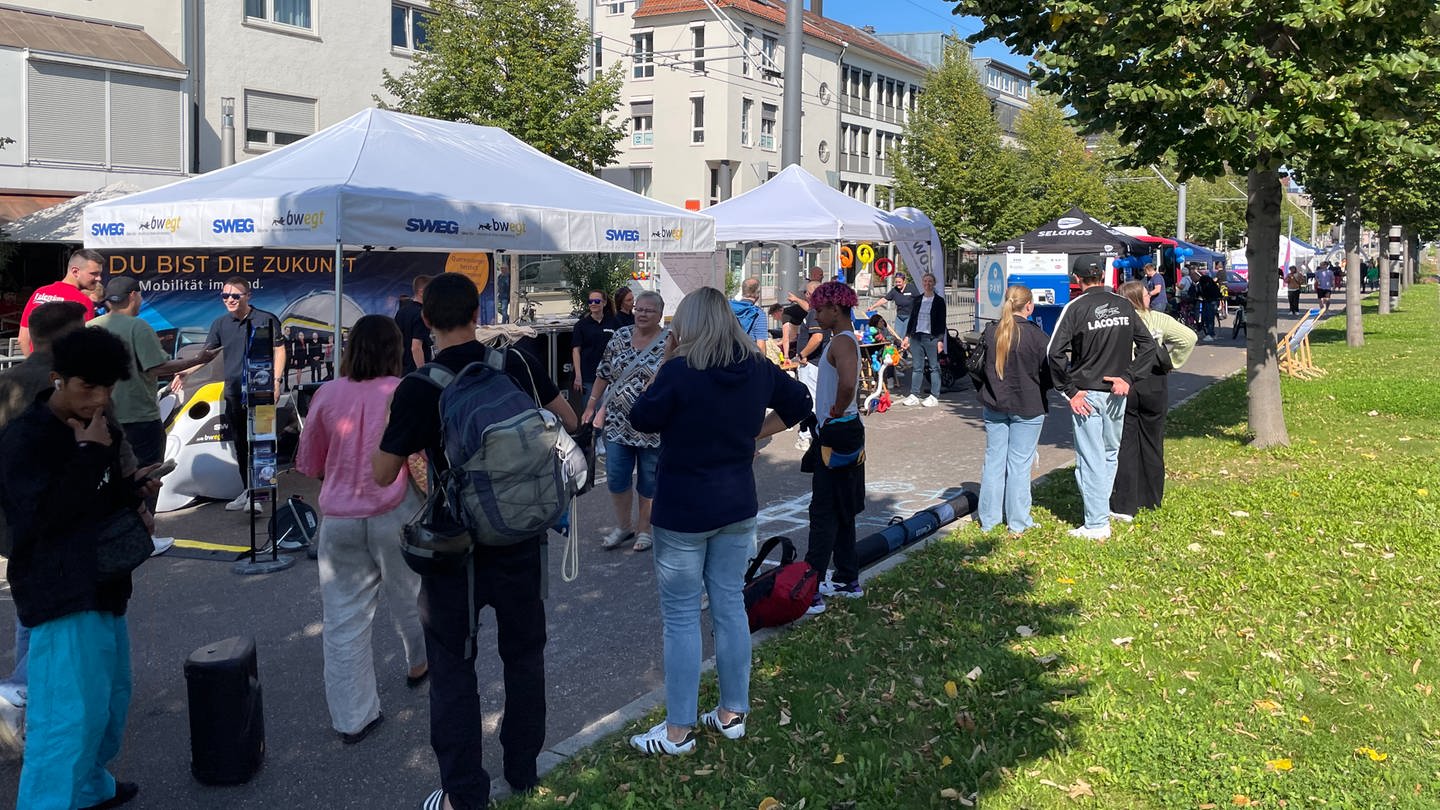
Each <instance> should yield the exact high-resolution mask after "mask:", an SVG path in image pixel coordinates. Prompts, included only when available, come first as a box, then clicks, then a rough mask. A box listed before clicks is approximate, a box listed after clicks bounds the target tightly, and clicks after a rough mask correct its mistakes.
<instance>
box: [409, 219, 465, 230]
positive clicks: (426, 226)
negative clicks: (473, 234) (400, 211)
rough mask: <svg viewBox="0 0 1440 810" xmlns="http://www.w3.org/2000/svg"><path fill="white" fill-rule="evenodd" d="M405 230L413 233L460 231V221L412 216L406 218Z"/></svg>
mask: <svg viewBox="0 0 1440 810" xmlns="http://www.w3.org/2000/svg"><path fill="white" fill-rule="evenodd" d="M405 230H407V231H410V232H411V233H416V232H418V233H460V223H458V222H456V221H455V220H453V219H417V218H414V217H411V218H410V219H407V220H405Z"/></svg>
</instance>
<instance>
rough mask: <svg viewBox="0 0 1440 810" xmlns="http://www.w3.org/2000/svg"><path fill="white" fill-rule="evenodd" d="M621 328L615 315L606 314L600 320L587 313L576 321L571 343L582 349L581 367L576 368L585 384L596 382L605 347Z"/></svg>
mask: <svg viewBox="0 0 1440 810" xmlns="http://www.w3.org/2000/svg"><path fill="white" fill-rule="evenodd" d="M619 328H620V323H619V322H618V321H616V320H615V316H614V315H606V316H605V317H604V318H601V319H600V320H599V321H596V320H595V319H594V318H592V317H590V316H589V315H586V316H584V317H583V318H581V319H580V320H579V321H577V322H576V323H575V331H574V333H573V335H572V336H571V338H570V340H571V345H572V346H574V347H575V348H577V349H579V350H580V368H578V369H576V372H577V373H578V374H579V375H580V381H581V382H583V383H584V384H586V385H590V384H591V383H593V382H595V369H597V368H599V367H600V360H601V358H603V357H604V356H605V347H606V346H608V345H610V338H611V336H613V335H614V334H615V330H616V329H619Z"/></svg>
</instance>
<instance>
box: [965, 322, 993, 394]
mask: <svg viewBox="0 0 1440 810" xmlns="http://www.w3.org/2000/svg"><path fill="white" fill-rule="evenodd" d="M993 328H994V327H990V329H993ZM990 329H986V330H985V334H986V335H988V334H990ZM989 360H990V352H989V351H987V350H986V348H985V335H981V336H980V342H979V343H977V344H975V347H974V348H972V349H970V350H969V351H968V352H967V353H966V355H965V371H966V372H967V373H969V375H970V384H971V385H973V386H975V391H976V392H977V393H978V392H979V391H980V389H982V388H984V387H985V385H986V383H987V381H988V380H989V378H990V370H989V369H988V368H986V364H987V363H988V362H989Z"/></svg>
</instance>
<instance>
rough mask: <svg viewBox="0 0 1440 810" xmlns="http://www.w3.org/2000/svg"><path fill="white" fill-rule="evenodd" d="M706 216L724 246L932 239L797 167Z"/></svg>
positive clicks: (918, 228)
mask: <svg viewBox="0 0 1440 810" xmlns="http://www.w3.org/2000/svg"><path fill="white" fill-rule="evenodd" d="M705 213H707V214H709V215H710V216H712V217H714V218H715V238H716V239H717V240H718V241H721V242H834V241H836V240H856V239H871V240H875V241H880V242H895V241H899V240H911V239H929V238H930V233H931V229H930V228H927V227H921V226H920V225H918V224H916V223H914V222H911V221H910V220H908V219H903V218H901V217H898V216H896V215H894V214H891V213H888V212H886V211H882V210H880V209H879V208H876V207H875V206H873V205H869V204H866V203H863V202H860V201H859V200H857V199H855V198H854V197H850V196H848V195H846V194H844V193H843V192H841V191H839V190H837V189H834V188H831V187H830V186H828V185H826V184H825V183H824V182H822V181H821V180H820V179H819V178H817V177H815V175H813V174H811V173H810V172H808V171H806V170H804V169H802V168H801V167H800V166H799V165H792V166H787V167H785V170H784V171H782V172H780V173H779V174H777V175H775V176H774V177H772V178H770V179H769V180H767V181H766V182H765V183H763V184H761V185H760V186H758V187H756V188H753V189H751V190H749V191H747V192H745V193H744V194H741V195H740V196H738V197H734V198H732V199H729V200H726V201H725V202H722V203H718V204H716V205H712V206H710V207H709V208H707V209H705Z"/></svg>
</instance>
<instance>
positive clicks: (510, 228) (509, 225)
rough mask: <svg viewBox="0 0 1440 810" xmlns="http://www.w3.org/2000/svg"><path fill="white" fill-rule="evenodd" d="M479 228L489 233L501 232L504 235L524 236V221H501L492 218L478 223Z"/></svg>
mask: <svg viewBox="0 0 1440 810" xmlns="http://www.w3.org/2000/svg"><path fill="white" fill-rule="evenodd" d="M480 230H482V231H490V232H491V233H495V234H501V235H506V236H524V235H525V223H524V222H501V221H500V220H498V219H492V220H490V221H489V222H482V223H480Z"/></svg>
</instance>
